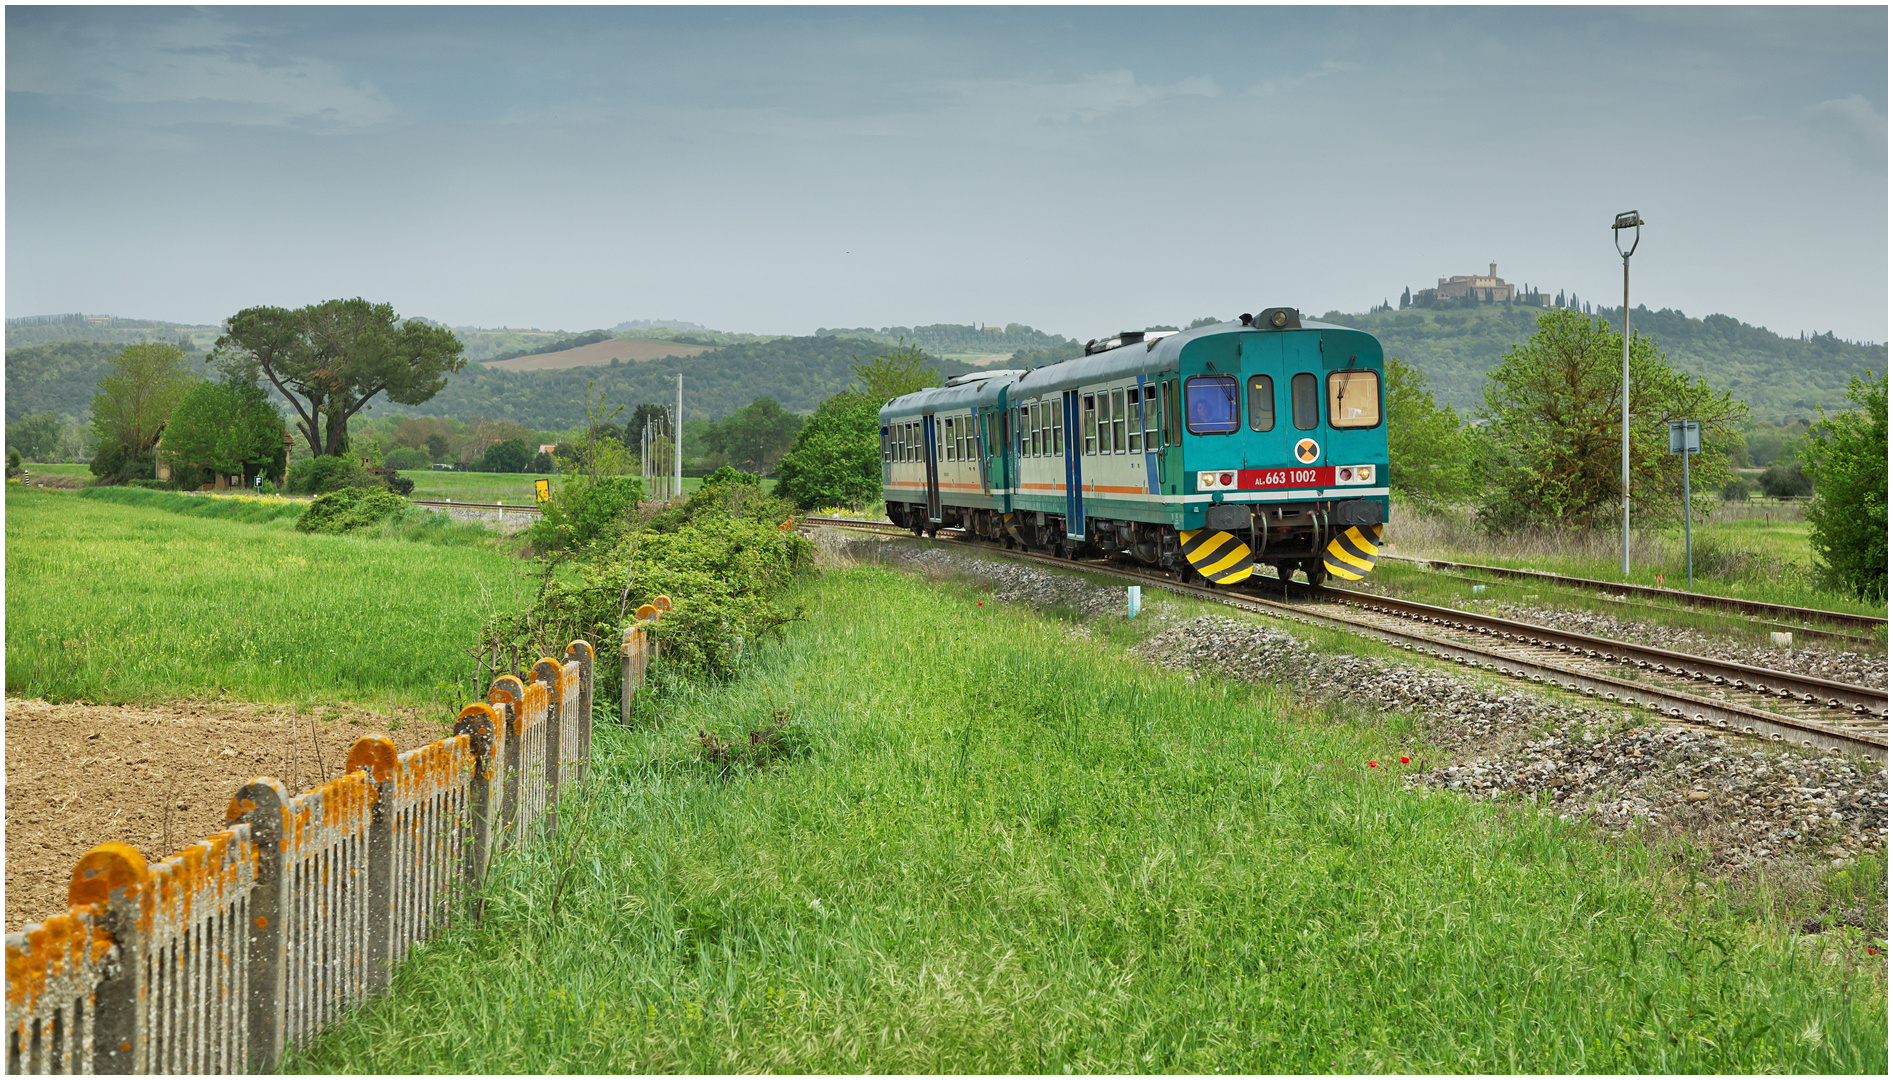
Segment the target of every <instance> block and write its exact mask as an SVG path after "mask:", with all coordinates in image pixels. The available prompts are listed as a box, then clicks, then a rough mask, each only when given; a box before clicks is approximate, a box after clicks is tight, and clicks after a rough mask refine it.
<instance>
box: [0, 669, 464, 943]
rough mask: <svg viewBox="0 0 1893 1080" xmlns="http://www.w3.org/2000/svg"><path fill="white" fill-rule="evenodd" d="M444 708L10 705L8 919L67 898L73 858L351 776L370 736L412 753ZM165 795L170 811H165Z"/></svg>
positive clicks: (438, 724)
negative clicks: (277, 792)
mask: <svg viewBox="0 0 1893 1080" xmlns="http://www.w3.org/2000/svg"><path fill="white" fill-rule="evenodd" d="M444 720H445V715H444V712H443V711H441V710H434V711H430V712H428V713H427V714H426V717H425V719H423V717H422V715H421V714H420V712H419V711H418V710H414V709H401V710H394V711H388V710H385V709H384V710H379V711H376V710H370V709H368V708H365V707H355V706H348V705H337V706H317V707H315V708H314V709H313V711H312V710H311V709H310V708H307V707H305V708H301V709H297V708H295V707H293V706H289V705H247V704H240V703H233V702H226V701H212V702H190V701H181V702H172V703H170V704H167V705H156V706H135V705H127V706H119V705H85V704H68V705H54V704H49V703H47V702H44V701H18V700H9V701H7V702H6V732H7V734H6V746H7V762H6V829H7V831H6V864H7V865H6V871H7V874H6V877H7V892H6V928H7V932H8V933H11V932H13V931H15V930H18V929H20V928H21V927H22V926H24V925H25V924H27V923H29V922H39V921H42V920H44V919H45V918H47V917H48V916H50V915H55V914H58V913H59V912H61V911H64V910H65V908H66V887H67V885H68V883H69V882H70V880H71V877H72V868H73V865H74V864H75V863H77V862H78V861H79V858H80V857H81V856H83V855H84V854H85V853H86V852H87V851H88V850H90V849H91V848H92V847H93V846H94V845H95V844H99V843H103V842H104V841H107V840H122V841H124V842H126V843H128V844H131V845H132V846H134V847H136V848H137V849H138V850H139V851H140V852H141V853H143V855H144V856H145V858H146V859H148V860H151V861H153V862H155V861H157V860H158V859H160V858H162V857H164V856H166V855H169V854H171V853H173V852H175V851H177V850H178V849H180V848H182V847H184V846H185V845H187V844H191V843H194V842H196V841H197V840H200V839H202V838H203V837H205V836H208V835H209V834H211V833H213V832H217V831H218V830H220V829H222V828H223V824H224V808H225V807H227V806H228V805H229V803H230V797H231V796H232V795H234V794H236V792H237V789H238V788H240V787H242V786H243V785H244V784H246V783H248V782H249V781H251V780H254V779H256V778H257V777H259V776H273V777H275V778H276V779H277V780H279V781H281V782H282V783H283V785H284V786H285V787H287V788H288V789H289V790H290V791H291V792H292V793H293V792H300V791H306V790H308V789H309V788H311V787H314V786H315V785H317V784H319V783H321V782H322V781H324V780H330V779H333V778H335V777H336V776H339V775H341V771H342V764H343V762H344V761H346V760H347V759H348V749H349V747H350V746H352V745H354V742H355V740H356V739H358V738H360V737H361V736H363V735H370V734H373V735H386V736H387V737H388V738H390V739H393V740H394V743H395V745H396V746H397V747H399V748H400V749H402V750H409V749H412V748H414V747H416V746H421V745H424V744H426V743H429V742H432V741H434V740H435V739H438V738H440V737H441V736H442V735H445V734H447V733H448V729H447V728H445V727H443V726H442V722H443V721H444ZM167 806H168V809H167Z"/></svg>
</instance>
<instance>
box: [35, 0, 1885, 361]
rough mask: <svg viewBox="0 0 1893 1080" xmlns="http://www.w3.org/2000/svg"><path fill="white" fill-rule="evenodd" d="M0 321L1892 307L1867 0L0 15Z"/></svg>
mask: <svg viewBox="0 0 1893 1080" xmlns="http://www.w3.org/2000/svg"><path fill="white" fill-rule="evenodd" d="M6 51H7V75H6V77H7V116H6V122H7V128H6V167H7V177H6V179H7V200H6V244H7V251H6V270H7V280H6V304H7V314H8V315H10V316H14V315H29V314H42V313H52V312H67V311H84V312H87V313H94V314H97V313H111V314H117V315H122V316H132V317H143V318H160V319H174V320H181V321H205V322H208V321H214V320H216V319H218V318H222V317H224V316H228V315H229V314H231V313H232V312H234V311H237V310H238V309H240V308H244V307H248V306H252V305H256V304H281V305H286V306H296V305H301V304H306V303H311V302H314V301H318V300H323V299H328V298H332V297H339V296H355V295H362V296H366V297H369V298H371V299H374V300H386V301H389V302H392V303H393V304H394V306H395V309H396V310H397V311H399V312H400V313H402V314H404V315H425V316H428V317H430V318H434V319H438V320H442V321H445V322H449V323H453V324H475V325H481V326H498V325H511V326H539V327H544V328H547V329H551V328H555V327H556V328H564V329H571V330H581V329H588V328H591V327H598V326H606V327H608V326H611V325H613V324H614V323H617V322H619V321H621V320H625V319H640V318H646V319H648V318H673V319H688V320H692V321H696V322H701V323H704V324H707V325H709V326H712V327H716V328H719V329H727V330H741V331H751V332H758V333H807V332H809V331H811V330H813V329H815V328H816V327H818V326H830V327H835V326H886V325H893V324H922V323H933V322H986V323H1005V322H1010V321H1018V322H1024V323H1029V324H1032V325H1034V326H1037V327H1039V328H1041V329H1045V330H1049V331H1052V332H1055V333H1062V334H1066V335H1070V336H1075V337H1078V338H1089V337H1094V336H1102V335H1103V334H1106V333H1110V332H1112V331H1115V330H1119V329H1126V328H1132V327H1141V326H1144V325H1146V324H1151V323H1177V322H1180V321H1183V320H1188V319H1191V318H1194V317H1196V316H1200V315H1216V316H1219V317H1224V318H1229V317H1233V316H1234V315H1235V314H1236V313H1238V312H1241V311H1253V310H1256V309H1258V308H1261V307H1265V306H1272V305H1279V304H1287V305H1294V306H1298V307H1301V308H1302V309H1304V310H1307V311H1312V312H1316V313H1318V312H1323V311H1327V310H1329V309H1334V308H1339V309H1341V310H1344V311H1360V310H1364V309H1366V308H1367V307H1368V306H1369V305H1371V304H1375V303H1379V302H1380V301H1381V300H1383V299H1393V300H1395V301H1396V302H1397V300H1398V297H1399V294H1400V290H1401V288H1402V287H1403V286H1412V287H1414V288H1416V289H1418V288H1421V287H1425V286H1429V285H1431V284H1433V283H1434V282H1435V280H1436V279H1437V278H1439V277H1441V276H1449V275H1452V274H1469V273H1483V272H1484V271H1485V268H1486V264H1488V263H1490V262H1497V263H1498V264H1499V273H1500V275H1501V276H1503V277H1505V278H1507V279H1508V280H1511V281H1514V282H1529V283H1531V284H1534V285H1537V286H1540V287H1542V288H1544V289H1546V290H1548V291H1552V292H1555V291H1557V290H1559V289H1565V290H1575V291H1576V292H1577V293H1579V294H1580V295H1581V296H1582V297H1583V298H1584V299H1587V300H1591V301H1595V302H1599V303H1615V302H1616V299H1615V298H1616V297H1617V296H1619V295H1620V291H1621V289H1622V278H1621V274H1622V270H1621V263H1620V262H1619V260H1618V258H1617V256H1616V253H1615V252H1614V250H1613V249H1612V247H1611V235H1610V230H1609V228H1608V226H1609V224H1610V221H1611V218H1612V216H1613V215H1614V214H1615V213H1616V212H1617V211H1620V210H1628V209H1632V208H1635V209H1638V210H1641V211H1642V212H1643V214H1644V216H1645V217H1646V218H1648V219H1649V220H1650V222H1651V224H1650V225H1649V226H1648V227H1646V228H1645V229H1644V235H1643V241H1642V246H1641V248H1640V249H1639V250H1638V251H1637V254H1636V256H1635V258H1634V259H1633V260H1632V266H1631V270H1632V274H1631V289H1632V302H1633V303H1643V304H1648V305H1649V306H1650V307H1653V308H1654V307H1673V308H1678V309H1681V310H1682V311H1685V312H1687V313H1689V314H1691V315H1696V316H1701V315H1706V314H1710V313H1712V312H1721V313H1724V314H1728V315H1733V316H1735V317H1737V318H1740V319H1742V320H1744V321H1746V322H1750V323H1756V324H1761V325H1766V326H1768V327H1770V328H1772V329H1775V330H1777V331H1780V332H1783V333H1788V334H1794V333H1798V332H1799V331H1802V330H1810V331H1827V330H1832V331H1834V332H1835V333H1837V334H1839V335H1841V336H1843V337H1847V338H1854V339H1867V340H1873V341H1885V340H1886V338H1887V251H1888V238H1887V131H1886V111H1887V100H1886V95H1887V13H1886V9H1885V8H1884V7H1852V8H1808V7H1796V8H1755V7H1748V8H1701V7H1697V8H1677V9H1671V8H1634V9H1616V8H1575V9H1573V8H1545V7H1539V8H1495V7H1483V8H1450V9H1436V8H1393V9H1388V8H1381V9H1347V8H1127V7H1119V8H1078V7H1064V8H825V9H798V8H702V7H698V8H490V7H488V8H454V7H426V8H255V9H237V8H213V9H208V10H205V9H188V8H143V9H138V8H100V7H64V8H30V7H9V8H8V9H7V13H6Z"/></svg>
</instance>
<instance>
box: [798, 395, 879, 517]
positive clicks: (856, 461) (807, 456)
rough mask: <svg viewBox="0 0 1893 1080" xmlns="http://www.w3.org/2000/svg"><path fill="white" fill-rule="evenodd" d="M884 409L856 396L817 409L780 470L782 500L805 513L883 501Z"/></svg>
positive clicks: (839, 398)
mask: <svg viewBox="0 0 1893 1080" xmlns="http://www.w3.org/2000/svg"><path fill="white" fill-rule="evenodd" d="M879 412H880V407H879V404H878V403H877V402H875V401H873V400H871V399H869V398H868V397H867V396H865V395H863V394H861V393H857V392H854V391H845V392H843V393H840V394H836V395H835V396H833V397H831V398H829V399H828V400H826V401H824V402H822V403H821V405H819V406H817V407H816V409H815V415H813V416H811V417H809V418H808V422H807V423H805V424H803V425H802V430H801V431H800V432H798V433H797V434H796V437H795V445H794V446H793V447H792V448H791V449H790V450H789V453H788V455H787V456H785V457H784V458H783V459H782V461H781V463H779V464H778V465H777V466H776V491H775V493H776V494H777V495H780V496H783V497H785V498H788V499H792V500H794V502H795V505H796V506H797V507H798V508H800V509H803V510H813V509H817V508H819V507H823V506H865V505H867V504H869V503H872V502H874V501H875V500H877V499H879V498H880V497H881V448H880V447H881V444H880V424H879V419H878V417H879Z"/></svg>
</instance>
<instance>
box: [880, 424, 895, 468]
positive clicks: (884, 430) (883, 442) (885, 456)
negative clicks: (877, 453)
mask: <svg viewBox="0 0 1893 1080" xmlns="http://www.w3.org/2000/svg"><path fill="white" fill-rule="evenodd" d="M887 448H888V442H887V428H886V427H885V426H883V427H882V428H881V461H882V462H883V463H885V462H888V461H891V460H893V459H892V458H890V457H888V454H887Z"/></svg>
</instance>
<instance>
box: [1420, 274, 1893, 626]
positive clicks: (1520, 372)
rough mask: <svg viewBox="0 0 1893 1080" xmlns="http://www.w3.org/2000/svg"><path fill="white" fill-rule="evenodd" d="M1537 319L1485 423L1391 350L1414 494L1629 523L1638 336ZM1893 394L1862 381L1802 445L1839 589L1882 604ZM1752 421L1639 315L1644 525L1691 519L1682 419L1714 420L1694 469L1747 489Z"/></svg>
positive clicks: (1495, 389) (1574, 522) (1576, 525)
mask: <svg viewBox="0 0 1893 1080" xmlns="http://www.w3.org/2000/svg"><path fill="white" fill-rule="evenodd" d="M1536 324H1537V330H1536V332H1535V333H1533V334H1532V335H1531V337H1529V338H1528V339H1526V340H1525V341H1524V342H1521V343H1519V344H1517V345H1514V346H1512V347H1511V348H1509V349H1507V350H1506V352H1505V354H1504V356H1503V357H1502V358H1501V359H1500V361H1499V363H1498V365H1497V366H1496V367H1495V368H1493V370H1492V371H1491V372H1489V373H1488V374H1487V376H1486V379H1485V385H1484V387H1483V388H1482V394H1481V400H1480V404H1479V406H1478V408H1477V409H1475V410H1473V416H1472V422H1471V423H1467V422H1465V421H1463V420H1462V419H1461V418H1460V416H1459V415H1458V413H1456V412H1455V411H1453V410H1452V409H1450V408H1447V407H1446V406H1444V405H1442V404H1441V403H1440V402H1439V401H1438V400H1437V399H1436V398H1435V397H1434V395H1433V393H1432V391H1431V389H1430V387H1429V385H1428V379H1427V377H1426V376H1425V375H1424V374H1422V373H1421V371H1420V370H1419V368H1418V367H1416V366H1414V365H1412V364H1409V363H1407V362H1405V361H1403V360H1402V359H1400V358H1398V357H1397V356H1395V355H1393V354H1391V353H1389V355H1388V359H1387V364H1386V366H1387V437H1388V454H1389V460H1390V462H1391V465H1390V467H1389V470H1388V471H1389V482H1390V486H1391V487H1392V489H1393V491H1394V492H1395V493H1396V494H1397V495H1398V496H1399V497H1401V498H1403V499H1405V500H1408V501H1409V502H1410V503H1412V504H1413V505H1414V506H1415V507H1416V508H1417V509H1419V510H1420V511H1422V512H1427V511H1429V510H1437V509H1441V508H1444V507H1446V506H1449V505H1455V504H1469V505H1471V506H1472V507H1473V508H1474V510H1475V521H1476V522H1477V523H1478V524H1479V525H1480V526H1482V527H1484V528H1486V529H1488V530H1490V531H1492V532H1495V533H1505V532H1512V531H1516V530H1519V529H1524V528H1546V527H1548V528H1561V529H1577V530H1592V529H1599V528H1611V527H1615V526H1616V524H1617V520H1618V515H1619V513H1620V507H1621V503H1622V498H1623V493H1624V489H1623V482H1622V446H1623V444H1622V438H1623V434H1622V432H1623V428H1622V418H1621V417H1622V408H1623V396H1622V369H1621V364H1622V355H1623V336H1622V334H1621V333H1620V332H1619V331H1618V330H1616V329H1613V325H1612V324H1611V323H1610V322H1609V321H1607V320H1605V319H1601V318H1593V317H1588V316H1585V315H1583V314H1582V313H1580V312H1579V311H1577V310H1575V309H1570V308H1564V309H1553V310H1550V311H1546V312H1543V313H1542V314H1540V315H1539V316H1538V318H1537V320H1536ZM1886 387H1887V378H1886V373H1885V371H1884V369H1883V370H1882V371H1881V372H1880V373H1879V374H1878V376H1877V378H1876V377H1875V376H1874V375H1873V373H1871V372H1869V373H1868V374H1867V377H1866V378H1865V379H1862V378H1861V377H1859V376H1855V377H1854V379H1853V381H1852V383H1851V385H1850V386H1849V389H1848V392H1847V396H1848V400H1850V401H1851V402H1852V403H1853V404H1854V405H1855V406H1856V408H1855V409H1853V410H1850V411H1846V412H1842V413H1840V414H1839V415H1837V416H1833V417H1827V416H1823V418H1822V419H1821V420H1820V421H1819V422H1818V423H1816V424H1813V425H1811V426H1810V427H1809V428H1808V429H1807V435H1806V436H1805V438H1804V439H1803V440H1802V442H1801V444H1800V445H1799V446H1797V447H1793V448H1792V449H1791V450H1790V451H1789V452H1790V453H1791V454H1792V455H1793V457H1794V458H1795V459H1796V463H1795V468H1796V470H1797V472H1800V471H1801V470H1805V473H1803V474H1802V475H1804V476H1805V478H1806V481H1807V485H1808V490H1810V491H1811V492H1812V493H1813V495H1814V500H1815V501H1814V506H1813V507H1811V508H1810V510H1809V512H1808V519H1809V521H1810V523H1811V524H1812V528H1813V546H1814V549H1815V551H1816V553H1817V555H1819V556H1820V557H1821V560H1822V565H1823V572H1824V574H1825V575H1826V578H1827V581H1828V584H1829V585H1830V586H1832V587H1836V588H1840V589H1843V590H1845V591H1848V592H1852V593H1856V594H1859V595H1867V596H1880V597H1884V596H1885V595H1886V540H1885V534H1886V452H1887V446H1886ZM1748 416H1749V410H1748V406H1747V405H1746V404H1745V403H1743V402H1742V401H1740V400H1738V399H1736V398H1735V396H1734V395H1733V394H1732V393H1731V392H1730V391H1728V390H1720V389H1716V388H1713V387H1711V386H1710V385H1709V384H1708V383H1707V382H1706V381H1705V380H1704V379H1703V378H1702V377H1700V376H1694V375H1690V374H1687V373H1686V372H1684V371H1682V370H1681V369H1680V368H1679V367H1677V366H1676V365H1675V364H1674V363H1673V362H1672V361H1671V360H1670V358H1669V357H1668V356H1667V355H1665V354H1664V353H1663V352H1662V351H1661V350H1659V349H1658V348H1657V346H1656V343H1655V342H1654V341H1653V340H1652V339H1651V338H1650V337H1648V336H1645V335H1642V334H1639V333H1637V332H1636V328H1635V322H1634V320H1633V322H1632V333H1631V340H1630V503H1631V515H1632V520H1633V521H1636V522H1639V523H1642V524H1646V525H1648V524H1657V525H1661V524H1664V523H1670V522H1675V521H1677V520H1679V519H1680V515H1681V511H1682V462H1681V459H1680V457H1677V456H1672V455H1671V454H1670V453H1669V442H1668V424H1669V422H1670V421H1674V420H1695V421H1698V422H1700V423H1701V425H1702V429H1701V430H1702V447H1703V451H1702V453H1701V454H1700V455H1697V456H1696V460H1695V461H1694V462H1692V463H1691V472H1692V480H1693V483H1694V485H1695V486H1696V487H1697V489H1698V490H1701V491H1705V492H1708V491H1715V490H1717V489H1721V490H1722V491H1723V492H1724V493H1725V494H1726V495H1728V496H1729V497H1745V485H1744V483H1743V482H1741V481H1740V480H1739V478H1738V477H1736V475H1735V474H1734V472H1733V469H1734V467H1735V465H1736V463H1737V462H1738V460H1739V459H1740V458H1741V456H1742V453H1743V451H1744V450H1745V446H1744V443H1743V440H1742V435H1741V431H1740V428H1741V426H1742V425H1743V423H1744V422H1745V421H1746V420H1747V419H1748ZM1765 478H1768V477H1767V474H1765ZM1875 522H1877V523H1878V524H1877V525H1875ZM1875 528H1877V529H1878V533H1877V535H1878V537H1879V539H1878V542H1877V545H1876V544H1874V543H1870V542H1866V541H1865V540H1864V539H1863V538H1870V537H1871V536H1873V535H1876V534H1875V533H1874V529H1875ZM1863 543H1864V547H1863V546H1862V545H1863ZM1876 550H1877V552H1878V554H1877V556H1876V555H1875V554H1874V552H1875V551H1876ZM1863 551H1864V553H1865V554H1862V553H1861V552H1863ZM1876 558H1877V560H1878V561H1877V564H1876V563H1875V561H1874V560H1875V559H1876ZM1875 565H1877V567H1878V570H1877V572H1875V571H1874V570H1873V569H1872V568H1873V566H1875Z"/></svg>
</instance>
